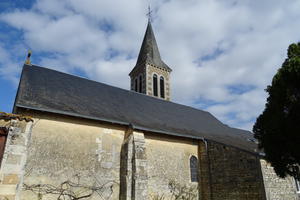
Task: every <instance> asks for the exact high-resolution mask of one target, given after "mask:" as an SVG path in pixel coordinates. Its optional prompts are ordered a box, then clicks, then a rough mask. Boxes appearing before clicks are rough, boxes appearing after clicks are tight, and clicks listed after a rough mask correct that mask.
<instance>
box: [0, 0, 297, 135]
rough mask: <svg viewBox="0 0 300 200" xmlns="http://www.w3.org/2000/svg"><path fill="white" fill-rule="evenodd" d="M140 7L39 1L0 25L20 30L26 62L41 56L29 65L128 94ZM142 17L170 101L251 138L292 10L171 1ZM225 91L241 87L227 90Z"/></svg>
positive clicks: (291, 33)
mask: <svg viewBox="0 0 300 200" xmlns="http://www.w3.org/2000/svg"><path fill="white" fill-rule="evenodd" d="M146 8H147V2H146V1H145V2H144V1H139V0H132V1H130V3H128V2H126V1H121V0H118V1H109V0H104V1H98V0H86V1H85V2H84V4H83V3H82V1H79V0H64V1H62V0H39V1H37V2H36V3H35V4H34V5H33V7H32V9H30V10H15V11H12V12H10V13H3V14H1V15H0V20H1V21H2V22H5V23H7V24H9V25H10V26H12V27H14V28H16V29H19V30H21V31H23V40H22V39H20V42H21V43H22V44H24V45H21V46H22V48H24V47H23V46H29V47H30V48H31V49H33V52H34V53H33V56H32V60H33V61H34V56H35V55H34V54H35V52H37V53H47V54H46V56H44V57H42V58H41V60H39V61H38V62H39V63H37V64H40V65H43V66H47V67H53V68H54V67H55V68H56V69H59V70H61V71H65V72H72V71H73V70H76V69H78V70H80V71H83V72H84V73H85V74H86V75H87V76H88V77H89V78H91V79H94V80H97V81H101V82H105V83H108V84H111V85H115V86H118V87H122V88H129V78H128V73H129V72H130V70H131V69H132V67H133V66H134V64H135V62H136V56H137V54H138V51H139V48H140V45H141V42H142V38H143V34H144V31H145V27H146V21H147V20H146V17H145V13H146ZM152 8H153V10H154V11H153V13H154V14H153V18H154V22H153V27H154V32H155V35H156V39H157V42H158V45H159V48H160V51H161V54H162V58H163V59H164V61H165V62H166V63H167V64H168V65H169V66H170V67H171V68H172V69H173V73H172V81H171V83H172V95H173V100H174V101H176V102H180V103H184V104H189V105H193V106H196V107H198V108H205V109H207V110H208V111H210V112H212V113H213V114H214V115H215V116H216V117H217V118H219V119H220V120H222V121H223V122H224V123H226V124H229V125H231V126H236V127H241V128H246V129H251V126H252V124H253V120H254V119H255V118H256V117H257V116H258V114H259V113H260V112H261V111H262V109H263V107H264V103H265V99H266V94H265V92H264V90H263V89H264V88H266V86H267V85H268V84H270V81H271V79H272V76H273V75H274V74H275V73H276V71H277V69H278V68H279V67H280V66H281V63H282V62H283V60H284V58H285V55H286V49H287V47H288V45H289V44H290V43H292V42H298V41H299V40H300V29H299V28H298V27H300V21H299V20H298V19H299V17H300V13H299V9H300V2H299V1H296V0H291V1H289V2H286V1H283V0H276V1H274V0H272V1H271V0H263V1H251V0H245V1H233V0H230V1H218V0H214V1H212V0H202V1H196V0H187V1H180V0H172V1H153V2H152ZM0 47H1V46H0ZM9 52H10V53H5V51H3V48H2V49H1V48H0V58H3V59H2V60H4V61H3V62H5V63H10V64H8V65H6V67H5V69H6V76H10V77H11V78H12V79H13V80H14V81H16V80H17V74H18V73H17V72H18V71H19V70H20V67H17V65H16V61H15V60H14V59H13V57H14V55H13V53H12V52H13V51H12V50H11V51H9ZM1 56H2V57H1ZM1 69H2V68H1ZM0 76H4V75H3V73H2V74H0ZM232 86H239V87H242V86H245V87H249V86H251V87H249V88H250V89H248V90H245V91H232V90H230V87H232ZM239 87H238V89H237V90H239V89H240V88H239ZM208 102H213V103H212V104H210V103H208Z"/></svg>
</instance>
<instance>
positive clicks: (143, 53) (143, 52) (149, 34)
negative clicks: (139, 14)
mask: <svg viewBox="0 0 300 200" xmlns="http://www.w3.org/2000/svg"><path fill="white" fill-rule="evenodd" d="M145 63H148V64H153V65H155V66H156V67H158V68H163V69H165V70H167V71H169V72H171V71H172V69H171V68H170V67H169V66H168V65H166V64H165V63H164V62H163V61H162V59H161V57H160V53H159V50H158V46H157V43H156V40H155V36H154V33H153V30H152V26H151V22H150V20H148V25H147V29H146V33H145V36H144V39H143V43H142V46H141V49H140V53H139V56H138V59H137V62H136V66H139V65H141V64H145Z"/></svg>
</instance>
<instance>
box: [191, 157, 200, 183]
mask: <svg viewBox="0 0 300 200" xmlns="http://www.w3.org/2000/svg"><path fill="white" fill-rule="evenodd" d="M190 170H191V182H198V159H197V157H196V156H191V158H190Z"/></svg>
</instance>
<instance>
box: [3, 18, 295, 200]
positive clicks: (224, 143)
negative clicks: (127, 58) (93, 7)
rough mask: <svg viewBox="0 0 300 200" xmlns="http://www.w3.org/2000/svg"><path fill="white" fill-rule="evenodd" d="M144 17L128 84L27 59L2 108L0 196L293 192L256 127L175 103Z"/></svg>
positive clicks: (272, 198)
mask: <svg viewBox="0 0 300 200" xmlns="http://www.w3.org/2000/svg"><path fill="white" fill-rule="evenodd" d="M171 73H172V69H171V68H170V67H169V66H168V65H167V64H166V63H164V61H163V60H162V58H161V55H160V53H159V49H158V45H157V42H156V40H155V36H154V32H153V29H152V25H151V23H150V21H149V22H148V25H147V28H146V33H145V35H144V39H143V42H142V46H141V49H140V52H139V55H138V58H137V62H136V65H135V66H134V67H133V69H132V71H131V72H130V73H129V76H130V83H129V84H130V90H124V89H120V88H117V87H114V86H110V85H106V84H103V83H99V82H95V81H92V80H88V79H85V78H82V77H78V76H74V75H70V74H66V73H62V72H59V71H55V70H52V69H49V68H45V67H42V66H37V65H34V64H31V62H30V60H28V61H27V62H26V63H25V64H24V66H23V70H22V75H21V78H20V83H19V87H18V91H17V95H16V99H15V103H14V107H13V113H14V114H8V113H0V161H1V163H0V164H1V168H0V199H9V200H62V199H70V200H71V199H72V200H78V199H89V200H96V199H97V200H99V199H105V200H175V199H186V200H196V199H197V200H198V199H201V200H297V199H298V198H299V197H298V195H299V192H300V190H299V183H298V182H296V181H295V180H294V179H293V178H292V177H288V178H286V179H281V178H279V177H277V176H276V174H275V173H274V171H273V168H272V167H271V166H270V164H268V163H267V162H266V161H265V160H264V157H263V153H262V152H260V151H259V150H258V149H257V144H256V141H255V139H254V138H253V134H252V133H251V132H249V131H246V130H241V129H236V128H232V127H229V126H227V125H225V124H223V123H222V122H220V121H219V120H218V119H217V118H215V117H214V116H213V115H212V114H210V113H209V112H206V111H203V110H199V109H195V108H192V107H189V106H185V105H181V104H177V103H174V102H172V100H171V98H172V87H171V86H172V85H171V78H170V75H171Z"/></svg>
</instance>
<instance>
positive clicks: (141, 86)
mask: <svg viewBox="0 0 300 200" xmlns="http://www.w3.org/2000/svg"><path fill="white" fill-rule="evenodd" d="M139 81H140V82H139V92H140V93H142V88H143V82H142V75H140V79H139Z"/></svg>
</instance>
